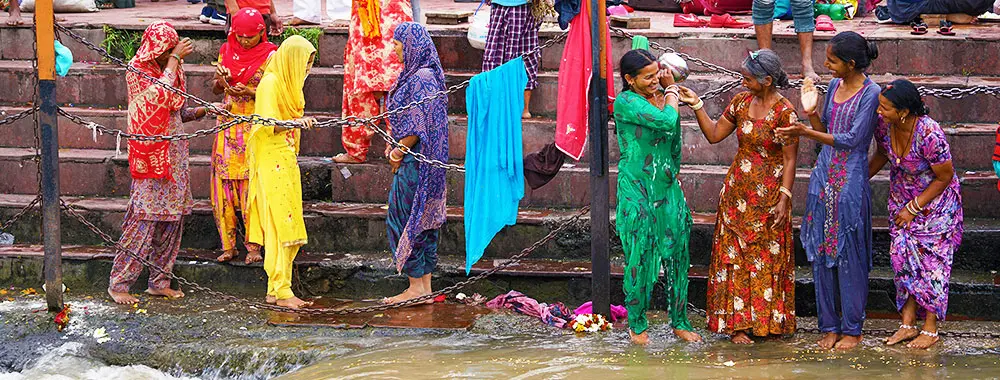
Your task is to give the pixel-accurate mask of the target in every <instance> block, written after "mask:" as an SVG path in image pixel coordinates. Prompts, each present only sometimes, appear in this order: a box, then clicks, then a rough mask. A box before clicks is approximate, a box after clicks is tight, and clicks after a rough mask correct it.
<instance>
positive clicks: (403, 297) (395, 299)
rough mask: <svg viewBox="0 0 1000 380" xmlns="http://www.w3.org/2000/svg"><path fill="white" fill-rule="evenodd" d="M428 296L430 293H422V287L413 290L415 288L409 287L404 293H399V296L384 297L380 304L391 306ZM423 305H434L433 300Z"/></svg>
mask: <svg viewBox="0 0 1000 380" xmlns="http://www.w3.org/2000/svg"><path fill="white" fill-rule="evenodd" d="M428 294H430V292H426V291H424V289H423V288H422V287H421V288H415V287H413V286H411V287H409V288H407V289H406V291H404V292H402V293H399V294H397V295H395V296H392V297H385V298H383V299H382V304H383V305H392V304H395V303H400V302H405V301H409V300H411V299H414V298H417V297H422V296H425V295H428ZM423 303H424V304H432V303H434V300H427V301H424V302H423Z"/></svg>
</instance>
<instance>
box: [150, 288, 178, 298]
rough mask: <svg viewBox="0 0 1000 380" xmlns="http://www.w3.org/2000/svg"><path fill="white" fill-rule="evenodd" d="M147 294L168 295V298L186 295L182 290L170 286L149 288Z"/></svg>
mask: <svg viewBox="0 0 1000 380" xmlns="http://www.w3.org/2000/svg"><path fill="white" fill-rule="evenodd" d="M146 294H149V295H151V296H161V297H167V298H170V299H174V298H182V297H184V292H182V291H180V290H174V289H170V288H163V289H153V288H149V289H146Z"/></svg>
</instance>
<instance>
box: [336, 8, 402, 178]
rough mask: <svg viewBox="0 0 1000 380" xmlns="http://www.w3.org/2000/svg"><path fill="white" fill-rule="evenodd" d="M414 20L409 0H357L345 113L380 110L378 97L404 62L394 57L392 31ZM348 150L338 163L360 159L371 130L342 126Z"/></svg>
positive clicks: (348, 49)
mask: <svg viewBox="0 0 1000 380" xmlns="http://www.w3.org/2000/svg"><path fill="white" fill-rule="evenodd" d="M407 21H413V15H412V9H411V8H410V0H354V3H353V6H352V7H351V26H350V36H349V37H348V39H347V47H346V48H345V49H344V102H343V106H342V108H341V110H342V112H343V116H344V117H348V116H354V117H360V118H367V117H372V116H375V115H377V114H378V113H379V101H380V100H382V101H384V98H385V94H386V92H388V91H389V90H391V89H392V88H393V85H395V83H396V78H397V77H399V73H400V72H401V71H402V70H403V65H402V64H401V63H400V62H399V60H398V59H396V57H395V54H396V52H395V50H394V45H393V42H392V31H393V30H395V29H396V26H398V25H399V24H402V23H404V22H407ZM342 133H343V134H342V135H341V141H342V142H343V144H344V150H345V151H346V152H347V153H342V154H338V155H337V156H335V157H334V158H333V160H334V161H336V162H338V163H361V162H365V160H366V159H367V156H368V148H370V147H371V139H372V134H373V132H372V130H371V129H369V128H368V127H367V126H363V125H359V126H352V127H347V128H344V129H343V132H342Z"/></svg>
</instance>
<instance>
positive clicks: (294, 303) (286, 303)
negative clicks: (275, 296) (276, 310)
mask: <svg viewBox="0 0 1000 380" xmlns="http://www.w3.org/2000/svg"><path fill="white" fill-rule="evenodd" d="M275 304H277V305H278V306H281V307H287V308H289V309H301V308H303V307H306V306H311V305H312V304H313V303H312V302H309V301H303V300H301V299H299V297H292V298H286V299H283V300H277V301H276V302H275Z"/></svg>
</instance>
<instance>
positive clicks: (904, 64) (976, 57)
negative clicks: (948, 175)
mask: <svg viewBox="0 0 1000 380" xmlns="http://www.w3.org/2000/svg"><path fill="white" fill-rule="evenodd" d="M466 7H468V5H466ZM471 8H472V9H475V4H472V7H471ZM639 13H640V14H645V15H647V16H650V17H652V18H653V20H654V24H655V26H654V27H653V28H651V29H649V30H633V31H630V32H632V33H635V34H642V35H645V36H647V37H649V39H650V41H651V42H656V43H659V44H661V45H663V46H667V47H671V48H674V49H676V50H678V51H681V52H684V53H687V54H690V55H692V56H695V57H698V58H701V59H704V60H706V61H708V62H712V63H715V64H718V65H721V66H723V67H727V68H730V69H736V68H738V67H739V65H740V64H741V63H742V59H743V58H744V56H745V54H743V53H742V52H745V51H747V50H748V49H756V48H757V43H756V40H755V36H754V33H753V30H752V29H745V30H739V29H715V28H674V27H673V25H672V24H671V23H670V22H669V21H667V20H666V19H668V18H670V17H671V15H670V14H663V13H657V12H641V11H640V12H639ZM109 21H110V24H111V26H112V27H115V28H118V29H125V30H131V31H138V32H141V31H142V30H143V29H144V28H145V26H146V23H144V22H142V20H141V19H140V20H137V21H138V22H134V21H132V20H109ZM865 21H866V20H858V21H838V25H837V27H838V29H839V30H855V31H858V32H859V33H862V34H863V35H865V36H866V37H867V38H869V39H871V40H874V41H876V42H877V43H878V45H879V53H880V54H879V59H878V60H876V61H875V63H874V65H873V66H872V67H871V69H870V70H871V71H870V72H872V73H878V74H885V73H894V74H899V75H957V76H961V75H986V76H990V75H1000V67H998V66H997V65H993V64H991V62H994V61H996V59H997V58H998V53H997V51H996V49H995V47H994V46H993V45H992V42H993V41H996V40H997V39H1000V28H998V27H996V26H995V25H990V24H983V25H975V26H970V25H962V26H959V27H958V29H960V31H959V33H958V36H956V37H950V38H932V37H928V36H912V35H910V34H909V29H907V28H904V27H899V26H894V25H878V24H874V23H871V22H865ZM91 22H92V21H90V20H87V21H86V22H67V23H64V25H67V26H69V27H70V28H72V29H73V30H74V31H75V32H77V33H78V34H81V35H83V36H84V37H85V38H86V39H88V40H89V41H92V42H94V43H97V44H99V43H100V42H101V41H103V40H104V38H105V33H104V31H103V29H102V27H103V25H102V24H100V23H99V22H93V24H91ZM173 22H174V26H175V28H177V29H178V30H179V33H180V35H181V36H182V37H190V38H192V41H193V42H194V53H192V54H191V55H190V56H188V57H187V58H186V61H188V62H190V63H210V62H212V61H214V60H216V59H217V57H218V52H219V47H220V46H221V45H222V43H223V42H225V38H224V32H223V29H222V27H219V26H212V25H205V24H200V23H197V22H195V23H186V22H183V21H173ZM786 24H787V23H786V22H782V21H779V22H778V23H777V25H776V26H775V28H774V30H775V36H774V43H773V49H775V50H776V51H777V52H778V53H779V54H780V55H781V56H782V58H783V59H784V63H785V69H786V70H787V71H788V72H790V73H800V72H801V65H800V64H799V62H800V58H799V57H800V51H799V46H798V41H797V38H796V36H795V34H794V33H793V32H792V30H790V29H788V28H787V27H785V26H786ZM468 26H469V24H462V25H457V26H437V25H431V26H429V30H430V33H431V36H432V37H433V38H434V42H435V45H436V47H437V50H438V55H439V56H440V58H441V63H442V65H443V66H444V67H445V68H446V69H453V70H479V69H480V68H481V67H482V56H483V52H482V50H478V49H474V48H472V47H471V46H470V45H469V42H468V39H467V36H466V33H467V30H468V29H467V28H468ZM560 33H561V31H560V30H559V29H558V28H557V27H556V26H555V25H549V24H546V25H544V26H543V28H542V30H541V33H540V38H541V42H542V43H544V42H545V41H546V40H548V39H549V38H552V37H554V36H556V35H558V34H560ZM347 35H348V32H347V28H346V27H343V26H338V27H328V28H326V29H325V33H324V34H323V35H322V36H321V37H320V40H319V51H320V54H319V59H318V62H317V66H321V67H335V66H339V65H343V62H344V60H343V58H344V57H343V51H344V46H346V43H347ZM833 35H834V33H822V32H818V33H816V35H815V43H816V44H815V46H816V48H815V49H814V51H813V62H815V65H816V69H817V70H820V72H821V73H822V72H825V69H824V68H823V66H822V62H823V61H824V60H825V58H826V55H825V54H826V50H825V49H826V43H827V41H829V39H830V38H832V37H833ZM934 37H937V36H934ZM31 38H32V35H31V29H30V28H10V27H4V28H2V29H0V46H3V48H0V58H2V59H6V60H27V59H30V58H31V57H33V56H34V55H33V52H32V50H31V46H30V44H21V43H17V42H19V41H30V40H31ZM10 41H14V42H10ZM62 41H63V43H65V44H67V46H68V47H69V48H70V49H71V50H73V53H74V57H75V59H76V61H77V62H100V61H101V57H100V56H99V55H97V54H96V53H95V52H93V51H91V50H89V49H86V48H85V47H84V46H82V45H80V44H79V43H77V42H76V41H75V40H72V39H71V38H68V37H64V38H62ZM612 45H613V46H612V51H613V56H614V57H613V62H614V64H615V65H616V67H615V69H616V70H617V64H618V60H619V59H620V58H621V56H622V55H623V54H624V53H625V52H626V51H628V50H629V49H630V48H631V41H630V40H629V39H627V38H623V37H620V36H617V35H614V34H613V36H612ZM563 50H564V44H562V43H559V44H556V45H555V46H552V47H551V48H549V49H546V50H545V51H544V52H543V54H542V61H541V62H542V69H544V70H558V68H559V61H560V58H561V56H562V52H563ZM734 52H736V53H734ZM931 55H933V56H936V57H939V58H936V59H933V60H929V59H925V58H926V57H928V56H931ZM691 67H692V69H693V70H695V71H704V70H705V68H703V67H701V66H698V65H691Z"/></svg>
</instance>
